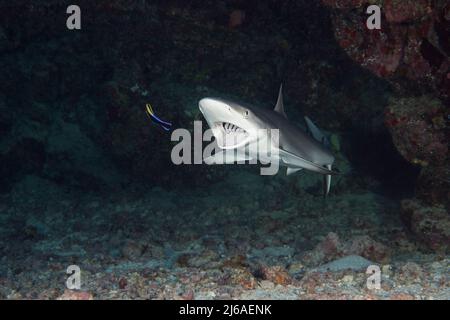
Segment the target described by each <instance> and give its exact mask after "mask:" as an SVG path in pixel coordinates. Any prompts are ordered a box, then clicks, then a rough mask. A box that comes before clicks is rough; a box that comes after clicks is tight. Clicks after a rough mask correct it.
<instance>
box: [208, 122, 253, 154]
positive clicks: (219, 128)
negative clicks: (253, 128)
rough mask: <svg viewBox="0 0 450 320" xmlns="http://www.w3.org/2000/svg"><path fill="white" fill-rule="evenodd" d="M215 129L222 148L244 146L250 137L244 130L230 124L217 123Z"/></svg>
mask: <svg viewBox="0 0 450 320" xmlns="http://www.w3.org/2000/svg"><path fill="white" fill-rule="evenodd" d="M215 127H216V130H215V133H214V135H215V136H216V139H217V143H218V145H219V147H221V148H233V147H236V146H239V145H242V144H244V143H245V142H246V141H247V139H248V136H249V134H248V132H247V131H245V130H244V129H243V128H241V127H239V126H237V125H235V124H232V123H229V122H217V123H216V126H215Z"/></svg>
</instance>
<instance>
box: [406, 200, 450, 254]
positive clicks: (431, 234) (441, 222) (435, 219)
mask: <svg viewBox="0 0 450 320" xmlns="http://www.w3.org/2000/svg"><path fill="white" fill-rule="evenodd" d="M402 212H403V216H404V219H405V220H406V223H407V225H409V227H410V229H411V231H412V232H413V233H414V234H415V235H416V236H417V237H418V238H419V239H420V240H421V241H423V243H425V244H426V245H427V246H428V247H430V248H431V249H433V250H436V251H440V252H445V251H446V250H448V249H449V248H450V216H449V214H448V211H447V210H446V209H445V208H443V207H438V206H435V207H430V206H424V205H423V204H421V203H420V202H418V201H416V200H403V201H402Z"/></svg>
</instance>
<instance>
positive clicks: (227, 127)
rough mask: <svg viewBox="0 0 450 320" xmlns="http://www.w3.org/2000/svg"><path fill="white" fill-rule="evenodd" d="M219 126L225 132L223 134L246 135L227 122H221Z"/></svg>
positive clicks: (242, 130)
mask: <svg viewBox="0 0 450 320" xmlns="http://www.w3.org/2000/svg"><path fill="white" fill-rule="evenodd" d="M221 126H222V128H223V130H224V131H225V134H239V135H240V134H244V135H245V136H247V135H248V133H247V131H245V130H244V129H242V128H241V127H239V126H237V125H235V124H232V123H229V122H222V123H221Z"/></svg>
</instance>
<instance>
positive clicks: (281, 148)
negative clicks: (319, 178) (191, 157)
mask: <svg viewBox="0 0 450 320" xmlns="http://www.w3.org/2000/svg"><path fill="white" fill-rule="evenodd" d="M199 108H200V111H201V112H202V114H203V116H204V117H205V119H206V121H207V123H208V125H209V127H210V128H211V129H212V133H213V135H214V136H215V138H216V141H217V144H218V146H219V148H221V149H224V150H223V152H224V151H225V150H226V149H235V150H236V153H237V158H238V159H236V158H234V159H229V160H227V159H225V163H233V162H234V161H236V160H251V159H255V158H256V159H261V158H263V157H264V156H267V154H268V153H267V150H262V151H263V152H261V150H260V149H259V148H248V146H249V145H254V144H256V143H258V142H261V141H264V140H270V139H271V137H270V134H269V133H268V132H270V130H267V129H278V130H279V131H278V132H279V140H278V144H276V146H275V147H273V146H272V147H271V148H272V149H271V150H270V152H271V154H275V155H277V159H275V160H279V163H280V165H282V166H286V167H287V174H288V175H289V174H292V173H294V172H296V171H299V170H302V169H306V170H310V171H314V172H317V173H321V174H323V175H324V176H325V178H324V191H325V195H327V194H328V192H329V190H330V185H331V175H334V174H338V173H337V172H335V171H333V170H332V169H331V168H332V164H333V162H334V156H333V154H332V153H331V152H330V151H329V150H328V149H327V148H325V147H324V146H323V144H322V142H324V135H323V134H322V133H321V132H320V131H319V129H318V128H317V127H316V126H315V125H314V124H313V123H312V121H311V120H310V119H309V118H307V117H305V120H306V123H307V125H308V128H309V129H310V131H311V133H312V135H313V137H311V136H310V135H309V134H307V133H306V132H304V131H302V130H301V129H299V128H297V127H296V126H294V125H293V124H291V123H290V122H289V121H288V119H287V117H286V114H285V112H284V107H283V97H282V87H280V91H279V94H278V100H277V103H276V106H275V109H274V110H268V109H264V108H257V107H254V106H251V105H247V104H239V103H236V102H232V101H228V100H224V99H220V98H203V99H201V100H200V102H199ZM261 129H265V130H261ZM261 132H266V134H261ZM229 137H232V138H233V139H228V138H229ZM316 139H317V140H316ZM318 140H319V141H318ZM230 141H231V143H230ZM245 147H247V148H245ZM273 148H276V150H274V149H273ZM248 150H256V151H254V153H253V154H252V153H251V151H250V152H249V151H248ZM255 152H256V153H258V154H255ZM216 157H221V158H222V159H223V154H217V153H216V155H215V156H212V157H210V158H207V159H205V162H206V163H209V164H211V163H214V162H216V163H220V161H216ZM217 159H218V158H217Z"/></svg>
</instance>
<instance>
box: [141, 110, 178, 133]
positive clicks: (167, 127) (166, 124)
mask: <svg viewBox="0 0 450 320" xmlns="http://www.w3.org/2000/svg"><path fill="white" fill-rule="evenodd" d="M145 108H146V110H147V115H148V116H149V117H150V119H151V120H152V121H153V122H154V123H157V124H159V125H160V126H161V127H162V128H163V129H164V130H166V131H169V130H170V128H171V127H172V124H171V123H169V122H166V121H163V120H161V119H160V118H158V117H157V116H156V115H155V112H154V111H153V109H152V106H151V105H150V103H147V104H146V105H145Z"/></svg>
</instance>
